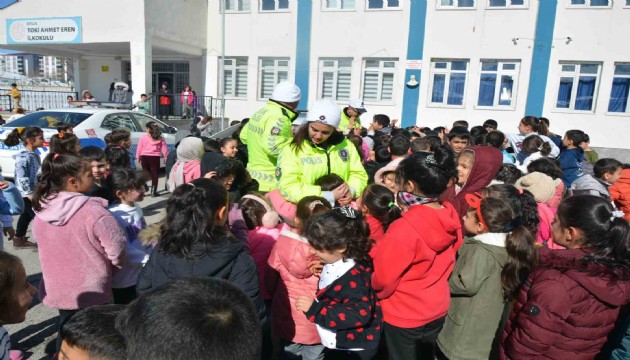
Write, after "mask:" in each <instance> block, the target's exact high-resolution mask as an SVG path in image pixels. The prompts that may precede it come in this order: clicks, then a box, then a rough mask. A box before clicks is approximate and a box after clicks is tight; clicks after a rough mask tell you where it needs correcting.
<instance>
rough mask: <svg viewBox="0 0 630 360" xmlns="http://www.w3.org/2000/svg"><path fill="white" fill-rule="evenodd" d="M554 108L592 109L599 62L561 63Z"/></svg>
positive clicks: (595, 93) (595, 95) (595, 94)
mask: <svg viewBox="0 0 630 360" xmlns="http://www.w3.org/2000/svg"><path fill="white" fill-rule="evenodd" d="M560 66H561V72H560V84H559V86H558V98H557V100H556V109H566V110H573V111H591V112H592V111H593V110H594V107H595V101H596V100H597V99H596V98H597V86H598V81H599V72H600V64H597V63H561V64H560Z"/></svg>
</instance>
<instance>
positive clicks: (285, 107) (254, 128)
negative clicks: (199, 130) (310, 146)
mask: <svg viewBox="0 0 630 360" xmlns="http://www.w3.org/2000/svg"><path fill="white" fill-rule="evenodd" d="M301 96H302V95H301V92H300V88H299V87H297V86H296V85H295V84H294V83H292V82H288V81H284V82H281V83H279V84H278V85H276V87H275V88H274V89H273V93H272V94H271V98H270V99H269V101H268V102H267V105H265V106H264V107H263V108H262V109H260V110H258V111H257V112H256V113H255V114H254V115H252V116H251V117H250V118H249V122H248V123H247V124H246V125H245V126H244V127H243V130H242V131H241V141H242V142H243V143H244V144H246V145H247V151H248V153H249V160H248V162H247V170H248V171H249V173H250V175H251V177H252V178H253V179H255V180H257V181H258V183H259V184H260V185H259V190H260V191H263V192H267V191H271V190H273V189H277V188H278V186H277V182H276V177H275V171H276V165H277V161H278V155H279V154H280V151H282V149H283V148H284V147H286V146H287V145H288V144H289V143H290V142H291V139H293V134H292V133H291V122H293V120H295V119H296V118H297V117H298V115H299V113H298V112H297V111H295V108H296V107H297V105H298V102H299V101H300V98H301Z"/></svg>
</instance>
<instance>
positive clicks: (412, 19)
mask: <svg viewBox="0 0 630 360" xmlns="http://www.w3.org/2000/svg"><path fill="white" fill-rule="evenodd" d="M409 3H410V6H411V7H410V9H409V36H408V40H407V59H408V60H422V52H423V51H424V33H425V28H426V19H427V1H426V0H418V1H410V2H409ZM400 65H401V66H405V65H406V64H405V63H402V64H400ZM423 66H425V64H423ZM421 74H422V72H421V70H407V71H405V78H404V79H402V81H403V84H404V85H403V86H404V92H403V106H402V124H401V125H402V126H403V127H407V126H413V125H415V124H416V121H417V118H418V102H419V100H420V86H416V87H413V88H412V87H409V86H407V81H409V78H410V77H411V75H415V77H416V81H418V82H420V75H421Z"/></svg>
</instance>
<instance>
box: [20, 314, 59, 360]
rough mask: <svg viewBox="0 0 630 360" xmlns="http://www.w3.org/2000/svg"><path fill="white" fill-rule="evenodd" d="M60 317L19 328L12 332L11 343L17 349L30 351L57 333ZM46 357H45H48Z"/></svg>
mask: <svg viewBox="0 0 630 360" xmlns="http://www.w3.org/2000/svg"><path fill="white" fill-rule="evenodd" d="M58 322H59V317H58V316H55V317H54V318H51V319H48V320H45V321H42V322H41V323H39V324H33V325H29V326H27V327H25V328H23V329H21V330H18V331H16V332H14V333H13V334H11V343H12V344H13V346H14V347H15V348H17V349H20V350H22V351H28V350H30V349H33V348H35V347H37V346H38V345H40V344H43V343H44V342H45V341H46V339H47V338H48V337H50V336H53V335H55V334H56V333H57V323H58ZM47 358H48V357H45V358H44V359H47Z"/></svg>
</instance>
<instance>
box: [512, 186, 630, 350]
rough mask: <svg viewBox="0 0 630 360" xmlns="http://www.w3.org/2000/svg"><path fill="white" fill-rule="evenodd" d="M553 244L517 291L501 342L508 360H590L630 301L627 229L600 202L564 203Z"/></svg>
mask: <svg viewBox="0 0 630 360" xmlns="http://www.w3.org/2000/svg"><path fill="white" fill-rule="evenodd" d="M552 233H553V239H554V242H556V243H557V244H559V245H562V246H564V247H565V248H566V249H565V250H550V249H547V248H541V249H540V252H539V265H538V267H536V268H535V269H534V271H533V272H532V273H531V274H530V275H529V277H528V279H527V281H526V282H525V283H524V285H523V286H522V287H521V289H520V291H519V294H518V297H517V299H516V304H515V305H514V309H513V310H512V313H511V315H510V320H509V321H508V323H507V325H506V328H505V332H504V333H503V339H502V343H501V357H502V358H510V359H515V360H518V359H534V358H536V359H543V358H544V359H593V358H594V357H595V356H596V355H597V353H598V352H599V351H600V349H601V347H602V345H604V343H605V342H606V340H607V336H608V333H609V332H610V331H611V330H612V329H613V327H614V326H615V321H616V320H617V317H618V316H619V311H620V308H621V307H622V306H623V305H625V304H627V303H628V302H630V225H628V222H627V221H626V220H624V219H623V213H621V212H619V211H616V210H615V209H614V208H613V206H612V204H611V203H610V202H608V201H606V200H605V199H602V198H601V197H598V196H593V195H576V196H572V197H569V198H567V199H564V200H563V201H562V203H561V204H560V207H559V208H558V213H557V214H556V218H555V221H554V222H553V225H552Z"/></svg>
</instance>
